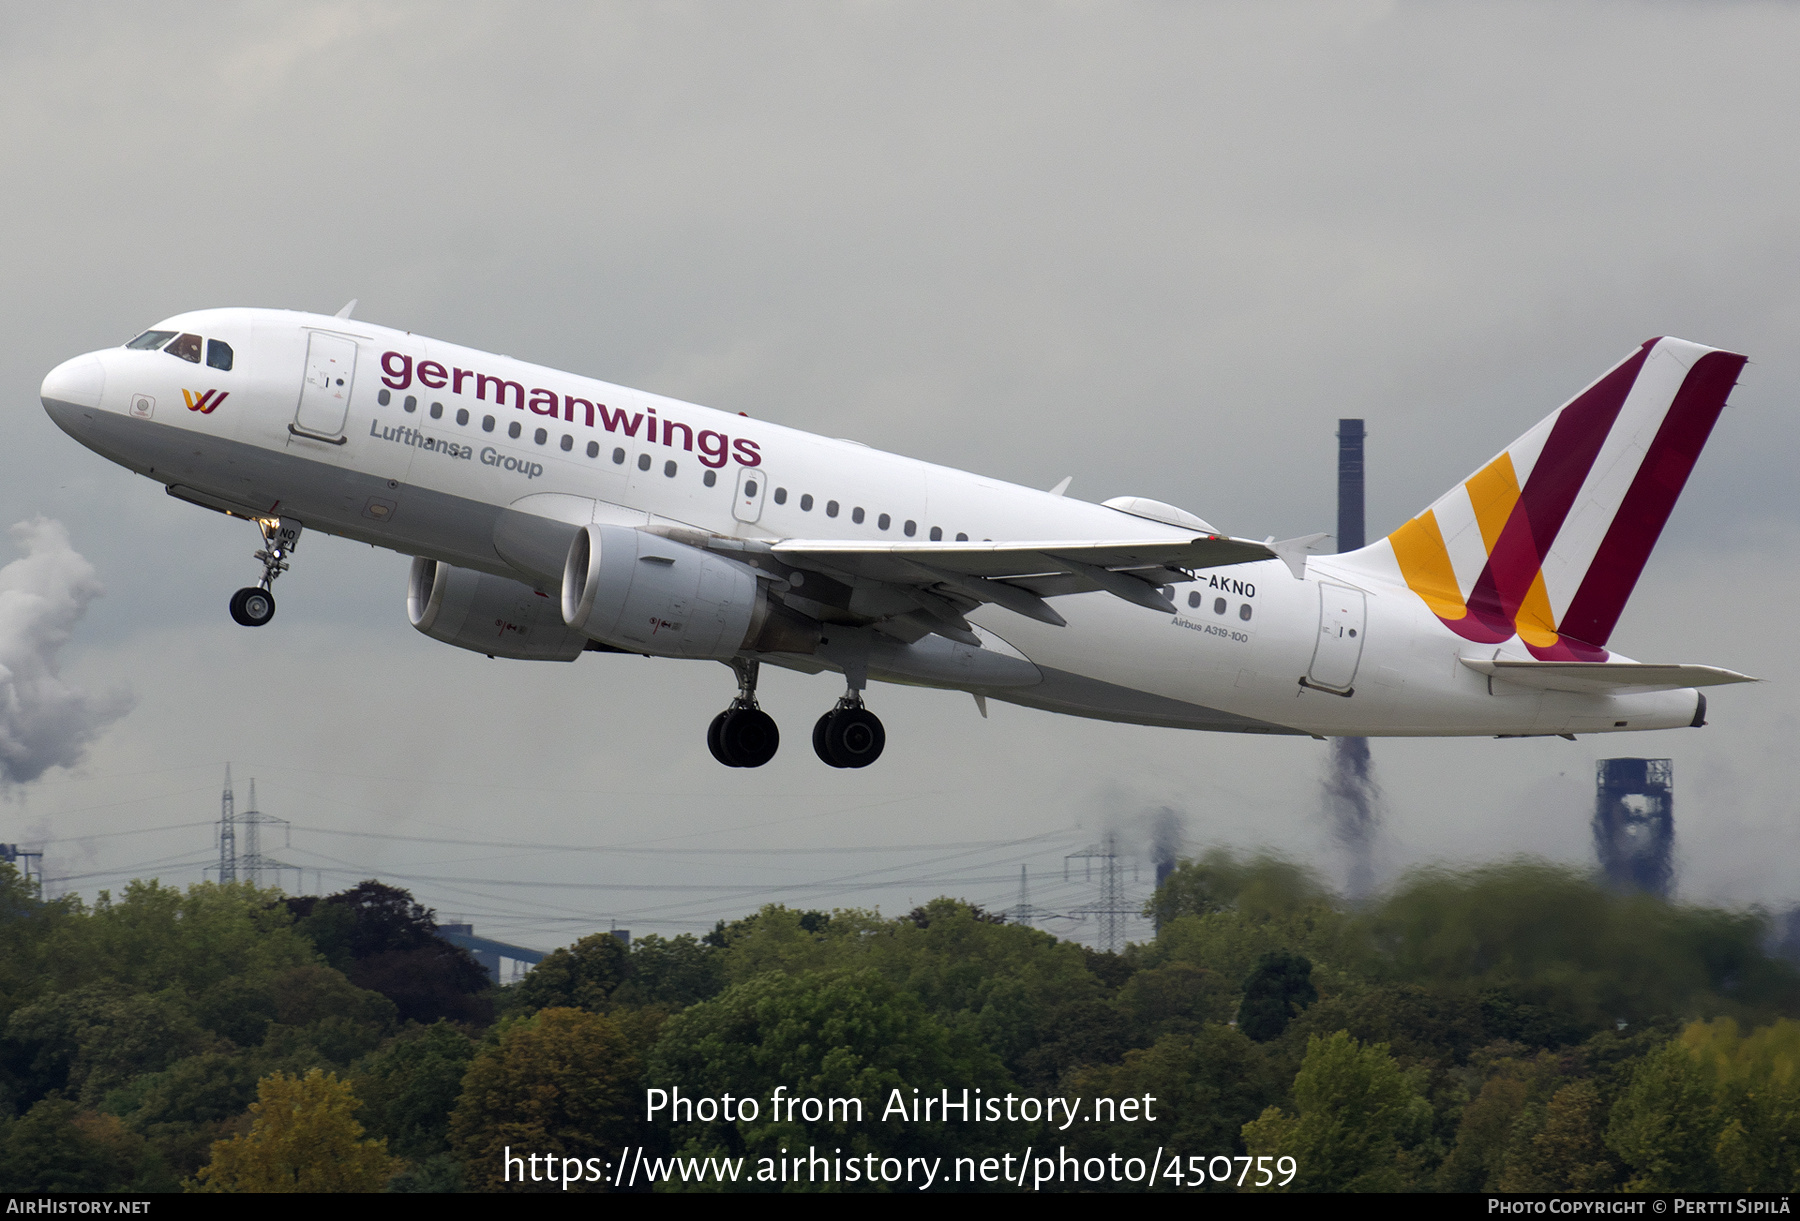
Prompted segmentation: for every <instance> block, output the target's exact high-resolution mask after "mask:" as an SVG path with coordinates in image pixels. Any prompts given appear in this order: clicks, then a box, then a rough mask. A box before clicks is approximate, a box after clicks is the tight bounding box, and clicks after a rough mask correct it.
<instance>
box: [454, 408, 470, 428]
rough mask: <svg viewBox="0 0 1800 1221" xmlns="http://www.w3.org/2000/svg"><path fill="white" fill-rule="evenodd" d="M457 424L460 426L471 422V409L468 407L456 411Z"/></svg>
mask: <svg viewBox="0 0 1800 1221" xmlns="http://www.w3.org/2000/svg"><path fill="white" fill-rule="evenodd" d="M456 422H457V423H458V424H467V423H468V422H469V409H468V408H467V407H458V408H457V409H456Z"/></svg>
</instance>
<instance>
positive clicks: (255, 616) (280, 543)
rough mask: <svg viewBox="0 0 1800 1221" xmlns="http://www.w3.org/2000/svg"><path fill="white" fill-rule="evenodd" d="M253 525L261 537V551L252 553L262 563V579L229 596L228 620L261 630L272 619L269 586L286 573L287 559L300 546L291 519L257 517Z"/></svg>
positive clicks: (296, 525)
mask: <svg viewBox="0 0 1800 1221" xmlns="http://www.w3.org/2000/svg"><path fill="white" fill-rule="evenodd" d="M256 525H257V528H258V529H259V530H261V531H262V536H263V549H262V550H261V551H258V552H257V553H256V558H257V559H259V560H261V561H262V566H263V575H262V580H260V581H258V582H257V583H256V584H255V585H246V586H245V587H244V588H242V589H240V590H238V591H237V592H236V593H234V594H232V595H231V617H232V618H233V619H234V620H236V621H237V622H238V623H241V624H243V625H244V626H245V627H261V626H262V625H263V624H265V623H267V622H268V621H269V620H271V619H273V618H274V617H275V595H274V594H273V593H271V592H270V590H269V587H270V586H271V585H273V584H275V578H276V577H278V576H280V575H281V574H282V573H284V572H286V571H287V570H288V562H287V557H288V556H290V555H292V554H293V553H294V549H295V548H296V547H298V546H299V545H300V523H299V522H297V521H294V520H293V519H292V518H283V517H259V518H257V519H256Z"/></svg>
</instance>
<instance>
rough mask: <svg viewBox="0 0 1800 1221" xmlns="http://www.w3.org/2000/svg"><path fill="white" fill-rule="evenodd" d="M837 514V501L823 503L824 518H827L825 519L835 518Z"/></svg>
mask: <svg viewBox="0 0 1800 1221" xmlns="http://www.w3.org/2000/svg"><path fill="white" fill-rule="evenodd" d="M837 513H838V503H837V501H835V500H828V501H826V502H825V516H827V517H836V516H837Z"/></svg>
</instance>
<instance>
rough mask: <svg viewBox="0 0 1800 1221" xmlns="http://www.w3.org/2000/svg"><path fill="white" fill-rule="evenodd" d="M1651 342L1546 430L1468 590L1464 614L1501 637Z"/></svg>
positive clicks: (1509, 630) (1510, 628)
mask: <svg viewBox="0 0 1800 1221" xmlns="http://www.w3.org/2000/svg"><path fill="white" fill-rule="evenodd" d="M1656 343H1657V341H1656V340H1654V339H1652V340H1649V341H1648V342H1646V343H1645V344H1644V345H1643V346H1642V347H1640V348H1639V349H1638V350H1637V351H1636V352H1634V353H1632V355H1631V356H1630V357H1628V358H1627V359H1626V360H1625V361H1624V362H1622V363H1621V364H1620V365H1619V366H1618V367H1617V368H1615V369H1614V370H1613V371H1612V372H1611V373H1608V374H1607V375H1606V376H1605V377H1603V378H1601V379H1600V380H1599V381H1598V382H1596V383H1594V385H1592V386H1590V387H1589V388H1588V390H1587V391H1586V392H1585V393H1584V394H1582V395H1581V397H1580V398H1578V399H1576V400H1575V401H1574V402H1572V403H1570V404H1569V405H1568V406H1566V407H1564V408H1563V410H1562V414H1561V415H1559V416H1558V417H1557V419H1556V423H1555V425H1554V426H1552V428H1551V429H1550V436H1549V439H1548V440H1546V441H1545V442H1544V449H1543V452H1542V453H1541V454H1540V455H1539V456H1538V460H1537V464H1536V465H1535V466H1533V467H1532V470H1531V474H1530V476H1529V477H1528V478H1527V479H1526V481H1525V486H1524V487H1523V488H1522V489H1520V492H1519V502H1518V503H1517V504H1516V505H1514V506H1513V511H1512V515H1511V516H1510V517H1508V518H1507V520H1506V525H1505V526H1504V527H1503V528H1502V529H1501V531H1500V537H1499V538H1498V539H1496V540H1495V541H1494V550H1493V552H1492V554H1491V555H1489V557H1488V563H1487V567H1486V569H1484V570H1483V571H1482V574H1481V576H1480V577H1479V578H1478V579H1477V580H1476V582H1475V588H1474V589H1473V590H1471V591H1470V592H1469V603H1468V605H1469V610H1470V611H1471V613H1473V614H1474V615H1475V616H1476V617H1478V618H1479V619H1481V621H1482V622H1483V623H1485V624H1487V625H1488V626H1489V627H1490V628H1492V629H1493V630H1494V631H1496V632H1501V633H1503V635H1501V636H1500V637H1499V639H1502V640H1504V639H1506V638H1507V637H1509V636H1511V635H1512V633H1513V616H1514V615H1515V614H1517V612H1518V609H1519V604H1520V603H1521V602H1523V601H1524V600H1525V595H1526V593H1527V592H1528V591H1529V590H1530V589H1531V583H1532V581H1533V580H1534V579H1536V577H1537V574H1538V569H1539V568H1541V567H1542V566H1543V562H1544V557H1545V556H1546V555H1548V554H1550V548H1551V546H1552V545H1553V544H1554V543H1555V542H1556V535H1557V532H1558V531H1560V530H1561V529H1562V524H1563V520H1564V519H1565V518H1566V517H1568V515H1569V506H1571V505H1572V504H1574V503H1575V496H1576V494H1577V493H1579V492H1580V491H1581V485H1582V484H1583V483H1584V482H1586V480H1587V477H1588V471H1589V470H1591V469H1592V468H1593V465H1594V459H1595V458H1596V457H1598V456H1599V454H1600V447H1601V446H1602V445H1604V444H1605V443H1606V435H1607V434H1608V433H1609V432H1611V431H1612V426H1613V423H1614V421H1616V420H1617V419H1618V418H1619V411H1620V409H1621V408H1622V407H1624V405H1625V399H1626V396H1627V395H1629V394H1630V393H1631V387H1632V386H1633V384H1635V383H1636V381H1637V376H1638V372H1639V371H1640V370H1641V369H1642V368H1643V367H1644V361H1645V360H1647V359H1648V358H1649V356H1650V349H1651V348H1653V347H1655V346H1656Z"/></svg>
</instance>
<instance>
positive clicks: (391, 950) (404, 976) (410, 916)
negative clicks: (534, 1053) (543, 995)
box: [287, 879, 493, 1023]
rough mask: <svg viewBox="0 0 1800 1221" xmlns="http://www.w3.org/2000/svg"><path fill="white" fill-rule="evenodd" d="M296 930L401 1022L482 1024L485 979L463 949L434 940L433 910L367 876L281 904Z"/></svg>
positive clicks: (487, 1011)
mask: <svg viewBox="0 0 1800 1221" xmlns="http://www.w3.org/2000/svg"><path fill="white" fill-rule="evenodd" d="M287 906H288V909H289V910H290V911H292V912H293V914H294V915H295V916H296V917H297V922H296V924H295V926H294V927H295V929H296V930H297V931H298V932H300V933H302V934H304V935H305V936H307V937H308V938H310V939H311V940H312V942H313V944H315V945H316V946H318V948H319V952H320V953H321V954H323V955H324V956H325V960H326V961H327V962H329V963H330V964H331V965H332V966H334V967H336V968H337V969H339V970H340V971H342V972H343V973H344V974H345V975H347V976H348V977H349V978H350V981H351V982H352V983H354V984H355V985H356V986H357V987H359V988H367V989H369V990H371V991H374V992H379V993H381V994H382V995H383V996H385V997H387V998H388V999H389V1000H391V1001H393V1002H394V1005H395V1006H396V1008H398V1010H399V1014H400V1019H401V1020H402V1021H414V1022H427V1023H428V1022H435V1021H437V1020H438V1019H440V1018H449V1019H450V1020H452V1021H462V1022H486V1021H488V1020H490V1019H491V1018H492V1017H493V1005H492V1002H491V1001H490V1000H489V999H488V998H486V997H485V996H483V995H481V994H482V993H484V992H486V991H487V990H488V988H489V987H490V986H491V982H492V981H490V980H489V979H488V974H487V972H486V971H484V970H483V969H482V967H481V964H480V963H478V962H476V961H475V960H474V958H472V957H471V956H470V955H469V953H468V951H467V950H464V949H462V948H460V947H459V946H454V945H451V944H450V943H449V942H447V941H445V940H444V939H443V938H441V937H439V936H438V935H437V918H436V913H435V912H433V911H432V910H431V909H430V908H428V907H426V906H424V905H423V904H421V903H418V902H415V901H414V899H413V897H412V895H411V894H410V893H408V892H407V891H404V890H401V889H400V888H399V887H397V886H388V885H386V884H384V883H381V882H377V881H374V880H373V879H371V880H369V881H366V882H360V883H358V884H357V885H355V886H353V887H351V888H350V889H349V890H346V891H342V892H340V893H338V894H335V895H329V896H327V897H325V898H323V899H320V898H315V897H312V896H306V897H300V898H293V899H289V900H288V901H287Z"/></svg>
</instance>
